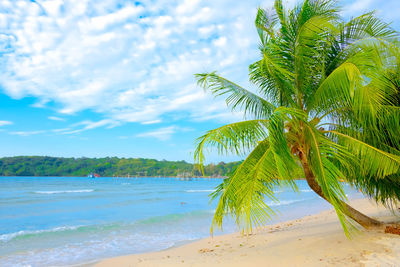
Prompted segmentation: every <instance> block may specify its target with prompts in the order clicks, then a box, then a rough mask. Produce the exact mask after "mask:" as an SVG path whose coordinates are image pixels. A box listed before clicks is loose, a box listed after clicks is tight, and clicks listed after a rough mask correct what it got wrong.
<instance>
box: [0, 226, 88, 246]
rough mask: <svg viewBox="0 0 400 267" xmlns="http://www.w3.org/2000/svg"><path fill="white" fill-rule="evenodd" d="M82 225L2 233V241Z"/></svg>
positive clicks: (60, 230)
mask: <svg viewBox="0 0 400 267" xmlns="http://www.w3.org/2000/svg"><path fill="white" fill-rule="evenodd" d="M79 227H81V226H61V227H55V228H51V229H45V230H33V231H29V230H26V231H23V230H22V231H18V232H14V233H9V234H2V235H0V241H3V242H7V241H10V240H12V239H14V238H16V237H18V236H23V235H35V234H41V233H52V232H62V231H67V230H75V229H78V228H79Z"/></svg>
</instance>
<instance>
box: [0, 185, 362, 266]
mask: <svg viewBox="0 0 400 267" xmlns="http://www.w3.org/2000/svg"><path fill="white" fill-rule="evenodd" d="M221 182H222V179H204V178H192V179H184V180H182V179H178V178H168V177H164V178H95V179H93V178H84V177H81V178H79V177H0V266H65V265H73V264H79V263H86V262H92V261H96V260H99V259H102V258H107V257H113V256H119V255H126V254H132V253H143V252H149V251H158V250H163V249H166V248H169V247H172V246H174V245H177V244H182V243H184V242H189V241H192V240H196V239H200V238H204V237H208V236H209V235H210V225H211V220H212V216H213V212H214V210H215V208H216V204H217V202H216V201H215V202H211V203H210V198H209V194H210V193H211V192H212V191H213V190H214V188H215V187H216V186H217V185H218V184H220V183H221ZM297 185H298V187H299V192H298V193H296V192H293V191H292V190H291V189H290V188H277V189H276V191H275V193H276V195H277V198H278V199H279V202H274V201H270V200H267V203H268V204H269V205H270V206H271V207H273V208H274V209H275V211H276V213H277V216H276V217H274V218H273V219H272V220H271V222H270V223H271V224H272V223H277V222H280V221H284V220H288V219H295V218H299V217H302V216H305V215H309V214H313V213H316V212H319V211H321V210H324V209H327V208H329V205H328V204H327V203H325V201H324V200H322V199H321V198H320V197H318V196H317V195H316V194H315V193H314V192H312V191H311V190H310V189H309V188H308V186H307V183H306V182H305V181H297ZM345 190H346V193H347V194H348V195H349V198H357V197H361V195H360V194H359V193H357V192H356V191H354V190H352V189H350V188H349V187H348V186H345ZM223 230H224V231H223V233H230V232H233V231H237V230H238V229H237V227H236V226H235V225H234V223H233V221H232V220H229V219H228V220H226V222H225V224H224V228H223ZM217 234H218V233H217Z"/></svg>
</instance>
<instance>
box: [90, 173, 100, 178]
mask: <svg viewBox="0 0 400 267" xmlns="http://www.w3.org/2000/svg"><path fill="white" fill-rule="evenodd" d="M87 177H88V178H99V177H101V176H100V174H98V173H93V172H91V173H89V174H88V176H87Z"/></svg>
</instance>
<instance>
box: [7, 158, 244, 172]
mask: <svg viewBox="0 0 400 267" xmlns="http://www.w3.org/2000/svg"><path fill="white" fill-rule="evenodd" d="M239 164H240V162H231V163H224V162H220V163H218V164H209V165H207V166H205V168H204V170H205V176H211V177H215V176H228V175H229V174H230V173H231V172H232V171H233V170H235V168H236V167H237V166H238V165H239ZM91 172H95V173H98V174H100V175H101V176H110V177H112V176H128V175H129V176H136V175H138V176H201V174H200V172H199V171H198V169H197V168H195V166H194V165H193V164H191V163H187V162H186V161H184V160H182V161H166V160H161V161H158V160H155V159H143V158H117V157H111V158H110V157H107V158H59V157H42V156H19V157H4V158H0V175H1V176H87V175H88V173H91Z"/></svg>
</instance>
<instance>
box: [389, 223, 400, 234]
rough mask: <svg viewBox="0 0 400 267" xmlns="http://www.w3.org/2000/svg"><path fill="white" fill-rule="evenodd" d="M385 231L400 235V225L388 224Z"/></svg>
mask: <svg viewBox="0 0 400 267" xmlns="http://www.w3.org/2000/svg"><path fill="white" fill-rule="evenodd" d="M385 233H386V234H387V233H389V234H395V235H400V226H397V225H396V226H391V225H388V226H386V228H385Z"/></svg>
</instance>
